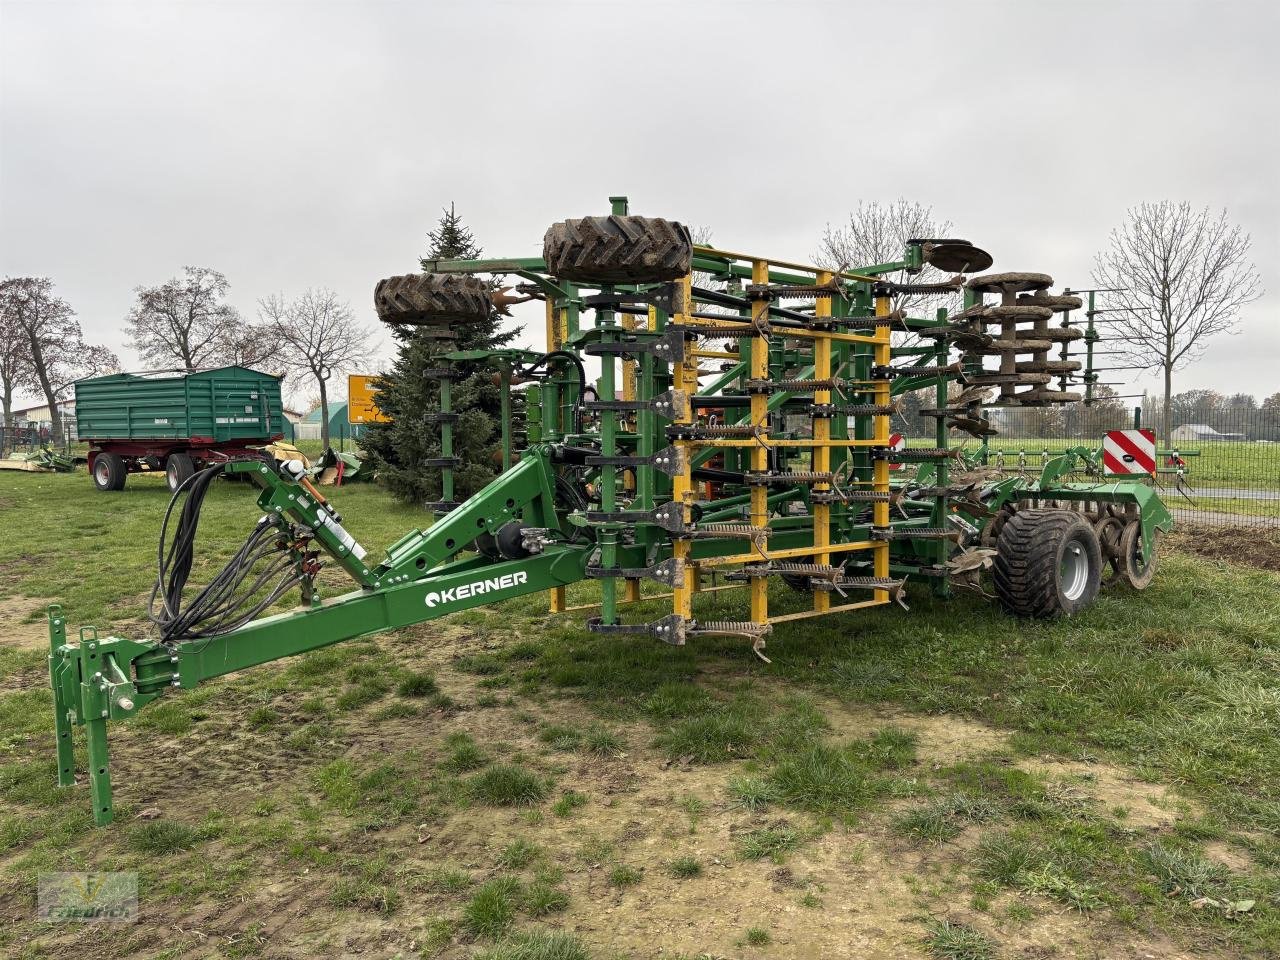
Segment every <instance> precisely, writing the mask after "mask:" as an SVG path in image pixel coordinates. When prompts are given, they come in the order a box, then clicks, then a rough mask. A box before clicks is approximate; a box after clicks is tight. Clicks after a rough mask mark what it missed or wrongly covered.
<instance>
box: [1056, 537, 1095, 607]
mask: <svg viewBox="0 0 1280 960" xmlns="http://www.w3.org/2000/svg"><path fill="white" fill-rule="evenodd" d="M1058 580H1059V581H1060V582H1061V583H1062V595H1063V596H1064V597H1066V598H1067V599H1068V600H1079V599H1080V598H1081V597H1082V596H1084V591H1085V588H1086V587H1087V586H1088V585H1089V554H1088V553H1087V552H1086V551H1085V549H1084V544H1083V543H1081V542H1080V541H1079V540H1070V541H1068V542H1067V545H1066V546H1065V547H1063V548H1062V560H1061V561H1060V562H1059V564H1058Z"/></svg>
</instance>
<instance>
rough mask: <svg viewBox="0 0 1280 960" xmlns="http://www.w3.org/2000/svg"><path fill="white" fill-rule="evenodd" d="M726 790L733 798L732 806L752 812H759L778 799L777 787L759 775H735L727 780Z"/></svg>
mask: <svg viewBox="0 0 1280 960" xmlns="http://www.w3.org/2000/svg"><path fill="white" fill-rule="evenodd" d="M726 790H727V791H728V793H729V796H730V797H732V798H733V802H734V806H738V807H742V808H743V809H744V810H750V811H751V812H752V813H759V812H760V811H761V810H765V809H767V808H768V806H769V804H771V803H776V802H777V800H778V790H777V788H776V787H775V786H774V785H773V784H772V783H770V782H769V781H768V780H764V779H761V778H760V777H735V778H734V779H732V780H730V781H729V785H728V786H727V787H726Z"/></svg>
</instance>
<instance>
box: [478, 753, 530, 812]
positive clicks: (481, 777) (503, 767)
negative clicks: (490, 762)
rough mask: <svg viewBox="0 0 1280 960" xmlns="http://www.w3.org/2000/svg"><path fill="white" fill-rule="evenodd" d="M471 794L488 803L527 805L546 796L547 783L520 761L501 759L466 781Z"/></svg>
mask: <svg viewBox="0 0 1280 960" xmlns="http://www.w3.org/2000/svg"><path fill="white" fill-rule="evenodd" d="M468 788H469V790H470V792H471V796H472V797H473V798H474V799H476V800H478V801H479V802H480V803H485V804H488V805H489V806H491V807H529V806H533V805H534V804H535V803H539V802H540V801H542V800H545V799H546V796H547V785H546V784H545V783H544V782H543V781H542V779H541V778H540V777H539V776H538V775H537V774H535V773H533V772H532V771H530V770H526V769H525V768H524V767H522V766H520V765H519V764H514V763H504V764H498V765H496V766H492V767H489V768H488V769H487V770H484V771H482V772H480V773H477V774H476V775H475V776H473V777H472V778H471V779H470V780H469V781H468Z"/></svg>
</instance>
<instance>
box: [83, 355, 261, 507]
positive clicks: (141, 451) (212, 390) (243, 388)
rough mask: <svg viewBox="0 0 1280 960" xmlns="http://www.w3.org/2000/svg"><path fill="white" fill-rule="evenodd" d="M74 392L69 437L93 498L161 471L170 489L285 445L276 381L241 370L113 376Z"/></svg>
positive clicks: (95, 379)
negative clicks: (83, 448) (73, 434)
mask: <svg viewBox="0 0 1280 960" xmlns="http://www.w3.org/2000/svg"><path fill="white" fill-rule="evenodd" d="M75 388H76V429H77V431H78V434H79V436H80V437H81V438H82V439H84V440H87V441H88V442H89V474H90V476H91V477H92V478H93V480H94V484H95V485H96V486H97V487H98V488H99V489H100V490H118V489H120V488H121V487H123V485H124V477H125V475H126V474H129V473H139V472H148V471H161V470H163V471H164V472H165V474H166V477H167V478H168V480H169V485H170V487H174V488H176V486H177V485H178V484H180V483H181V482H182V481H183V480H185V479H186V478H187V477H188V476H190V474H191V473H192V472H193V471H194V470H196V469H200V468H201V467H202V466H208V465H210V464H213V463H219V462H223V461H226V460H229V459H236V458H239V457H245V456H251V455H253V453H254V451H253V450H252V448H253V447H255V446H260V445H263V444H268V443H271V442H272V441H273V440H279V439H282V438H283V437H284V430H285V425H284V406H283V403H282V401H281V396H280V378H279V377H278V376H276V375H274V374H270V373H262V372H260V371H258V370H252V369H250V368H248V367H241V366H230V367H219V368H216V369H212V370H197V371H190V372H185V371H157V372H153V373H116V374H110V375H108V376H104V377H93V378H91V379H88V380H81V381H78V382H77V383H76V385H75Z"/></svg>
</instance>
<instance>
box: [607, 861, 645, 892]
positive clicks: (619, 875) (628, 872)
mask: <svg viewBox="0 0 1280 960" xmlns="http://www.w3.org/2000/svg"><path fill="white" fill-rule="evenodd" d="M643 877H644V874H642V873H641V872H640V871H639V870H637V869H636V868H635V867H633V866H631V865H630V864H628V863H620V864H618V865H617V866H616V867H614V868H613V869H612V870H610V871H609V886H611V887H617V888H618V889H619V890H624V889H626V888H627V887H634V886H635V885H636V884H637V883H639V882H640V881H641V880H642V879H643Z"/></svg>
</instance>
